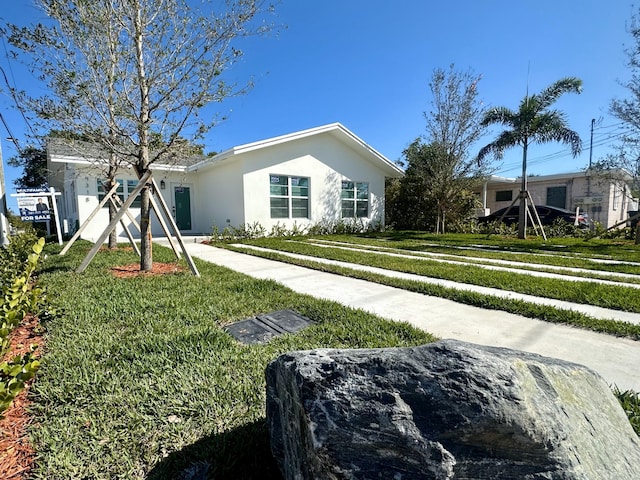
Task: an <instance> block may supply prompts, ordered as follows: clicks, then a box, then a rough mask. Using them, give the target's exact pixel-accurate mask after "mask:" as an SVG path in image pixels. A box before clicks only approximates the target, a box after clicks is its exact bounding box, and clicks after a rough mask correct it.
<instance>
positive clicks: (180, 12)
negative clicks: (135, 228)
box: [9, 0, 272, 271]
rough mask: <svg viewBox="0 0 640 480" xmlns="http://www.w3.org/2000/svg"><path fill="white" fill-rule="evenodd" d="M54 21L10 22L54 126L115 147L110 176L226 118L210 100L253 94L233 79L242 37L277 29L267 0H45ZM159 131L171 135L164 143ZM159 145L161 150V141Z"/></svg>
mask: <svg viewBox="0 0 640 480" xmlns="http://www.w3.org/2000/svg"><path fill="white" fill-rule="evenodd" d="M36 3H37V4H38V5H39V6H40V7H41V8H42V9H43V11H44V12H45V13H46V14H47V15H48V16H49V18H50V19H51V21H52V22H51V25H47V26H45V25H35V26H29V27H17V26H14V25H10V26H9V29H10V33H11V35H10V40H11V43H12V45H14V46H15V47H18V48H20V49H21V50H22V52H23V53H29V54H30V58H31V60H32V65H33V67H34V68H35V69H37V71H38V72H39V73H40V77H41V79H42V80H43V81H44V82H45V83H46V85H47V87H48V92H47V93H46V94H45V95H44V96H42V97H39V98H30V102H29V103H30V104H31V105H32V107H33V109H34V111H36V113H37V115H38V117H39V118H41V119H42V120H44V122H45V123H46V124H48V125H51V124H53V125H55V127H56V128H58V129H60V130H63V131H69V132H73V133H74V134H78V135H81V136H82V137H83V138H86V139H90V143H92V144H93V147H96V146H97V147H98V148H99V149H101V150H102V151H104V152H105V156H106V158H107V160H108V161H106V162H105V163H104V165H105V178H107V179H108V181H112V180H113V178H114V176H115V171H117V169H118V168H119V167H120V166H121V165H123V164H124V163H127V164H130V165H132V166H133V168H134V169H135V171H136V173H137V174H138V176H139V177H142V176H143V175H144V174H145V173H146V172H147V171H148V170H149V169H150V167H151V166H152V165H153V164H154V163H156V162H158V161H163V160H164V161H167V159H169V158H172V157H175V156H176V155H178V156H179V152H178V153H176V149H177V148H178V147H182V146H184V144H185V143H184V142H180V141H179V140H180V139H181V136H185V137H186V136H189V138H190V139H194V140H195V139H197V138H201V136H202V135H203V134H204V133H206V132H207V131H208V130H209V129H210V128H212V127H213V126H214V125H215V123H216V120H217V116H216V115H211V116H204V115H202V114H201V113H202V111H203V108H204V107H206V106H207V105H210V104H212V103H216V102H222V101H223V100H224V99H225V98H227V97H229V96H232V95H240V94H244V93H246V92H247V91H248V88H249V86H250V82H247V83H246V84H242V85H237V84H235V83H233V82H232V83H228V82H227V81H226V80H225V75H224V73H225V71H226V70H228V69H229V68H230V67H232V66H233V65H234V64H235V63H237V61H238V60H239V58H240V57H241V56H242V51H241V50H239V49H238V48H236V46H235V42H236V41H237V40H238V39H240V38H242V37H247V36H253V35H261V34H264V33H266V32H268V31H269V30H270V28H271V25H270V24H268V23H265V22H263V21H260V20H261V16H262V15H263V14H264V13H266V12H267V11H270V10H271V8H272V7H270V6H269V5H267V4H266V3H265V2H264V1H262V0H227V1H226V2H218V1H214V0H204V1H203V2H202V7H200V8H199V9H198V8H197V7H196V6H194V5H193V2H189V1H188V0H36ZM154 135H157V136H159V137H160V138H161V141H160V142H156V143H155V144H154ZM154 146H155V147H156V148H153V147H154ZM149 195H150V192H149V186H146V187H145V188H144V189H143V190H142V193H141V221H140V227H141V254H142V255H141V260H140V268H141V270H145V271H148V270H151V268H152V265H153V263H152V262H153V260H152V247H151V228H150V222H149V219H150V200H149V198H150V197H149Z"/></svg>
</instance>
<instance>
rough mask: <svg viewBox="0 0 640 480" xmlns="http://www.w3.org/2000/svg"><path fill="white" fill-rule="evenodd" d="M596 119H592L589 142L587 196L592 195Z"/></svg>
mask: <svg viewBox="0 0 640 480" xmlns="http://www.w3.org/2000/svg"><path fill="white" fill-rule="evenodd" d="M595 124H596V119H595V118H592V119H591V141H590V142H589V170H587V197H589V196H591V164H592V161H593V126H594V125H595Z"/></svg>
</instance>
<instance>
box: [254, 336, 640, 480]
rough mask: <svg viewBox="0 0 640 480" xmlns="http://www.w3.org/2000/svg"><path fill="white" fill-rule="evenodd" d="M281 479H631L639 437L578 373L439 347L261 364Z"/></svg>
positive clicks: (541, 362) (463, 346)
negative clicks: (266, 365)
mask: <svg viewBox="0 0 640 480" xmlns="http://www.w3.org/2000/svg"><path fill="white" fill-rule="evenodd" d="M266 376H267V420H268V423H269V428H270V435H271V448H272V451H273V454H274V456H275V457H276V459H277V461H278V463H279V465H280V468H281V470H282V472H283V474H284V476H285V478H287V479H296V480H302V479H323V480H325V479H391V480H410V479H449V478H452V479H498V478H499V479H589V480H594V479H616V480H623V479H629V480H638V479H640V442H639V441H638V437H637V436H636V435H635V433H634V432H633V429H632V428H631V426H630V424H629V422H628V420H627V418H626V416H625V414H624V412H623V410H622V408H621V407H620V405H619V404H618V401H617V399H616V398H615V397H614V396H613V394H612V393H611V390H610V389H609V387H608V385H607V384H606V383H605V382H604V381H603V380H602V378H601V377H599V376H598V375H597V374H596V373H594V372H593V371H591V370H589V369H587V368H586V367H583V366H580V365H576V364H572V363H568V362H564V361H561V360H555V359H550V358H546V357H541V356H538V355H533V354H528V353H524V352H518V351H514V350H508V349H502V348H491V347H482V346H478V345H473V344H469V343H463V342H458V341H452V340H445V341H441V342H437V343H433V344H430V345H425V346H421V347H416V348H389V349H375V350H373V349H372V350H329V349H320V350H313V351H305V352H292V353H288V354H285V355H282V356H280V357H279V358H278V359H276V360H274V361H273V362H272V363H271V364H270V365H269V366H268V367H267V372H266Z"/></svg>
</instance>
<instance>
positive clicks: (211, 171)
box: [48, 123, 403, 241]
mask: <svg viewBox="0 0 640 480" xmlns="http://www.w3.org/2000/svg"><path fill="white" fill-rule="evenodd" d="M78 151H79V149H77V148H75V149H74V148H73V146H72V145H70V144H69V143H61V142H52V143H51V144H50V145H49V146H48V168H49V172H50V173H49V177H50V178H49V182H50V186H52V187H54V188H55V189H56V190H57V191H59V192H61V193H62V195H61V196H60V197H59V199H60V200H59V202H60V204H59V211H60V217H61V220H62V223H63V225H65V226H66V228H67V232H68V233H71V232H73V231H74V230H76V229H77V228H78V226H79V225H81V224H82V223H83V222H84V221H85V220H86V219H87V217H88V216H89V215H90V214H91V212H93V211H94V210H95V208H96V207H97V205H98V203H99V200H100V199H101V198H102V197H101V196H102V195H103V194H104V190H103V189H102V185H101V180H103V179H102V178H101V175H100V173H99V172H100V170H99V168H97V167H96V162H100V161H103V160H102V159H99V158H86V156H83V155H79V154H78ZM152 170H153V174H154V178H155V180H156V182H157V183H158V184H159V186H160V192H161V194H162V196H163V198H164V200H165V201H166V203H167V205H168V207H169V208H170V209H171V211H172V212H173V215H174V218H175V220H176V223H177V225H178V228H179V229H180V230H181V232H182V233H183V234H186V235H189V234H207V233H210V232H211V231H212V229H213V227H214V226H217V227H218V229H220V230H222V229H224V228H225V227H226V226H234V227H237V226H240V225H242V224H245V225H250V224H254V223H256V222H257V223H259V224H260V225H262V226H263V227H264V228H265V229H266V230H267V232H269V231H270V230H271V228H272V227H273V226H275V225H281V226H285V227H287V228H291V227H292V226H293V225H294V223H295V224H296V225H297V226H299V227H308V226H311V225H314V224H317V223H320V222H323V221H329V222H334V221H341V220H343V221H351V220H358V221H362V222H364V223H366V224H369V223H377V222H379V223H383V222H384V208H385V205H384V188H385V178H386V177H400V176H402V174H403V172H402V170H401V169H400V168H399V167H398V166H397V165H395V164H394V163H393V162H391V161H389V160H388V159H387V158H385V157H384V156H383V155H382V154H380V153H379V152H377V151H376V150H375V149H373V148H372V147H371V146H369V145H368V144H367V143H365V142H364V141H363V140H361V139H360V138H358V137H357V136H356V135H355V134H353V133H352V132H351V131H349V130H348V129H346V128H345V127H344V126H343V125H341V124H339V123H333V124H329V125H324V126H321V127H317V128H312V129H308V130H303V131H299V132H294V133H290V134H287V135H282V136H279V137H275V138H269V139H266V140H261V141H257V142H254V143H248V144H245V145H240V146H237V147H233V148H230V149H228V150H226V151H224V152H222V153H219V154H217V155H215V156H213V157H196V158H189V159H179V160H178V161H176V162H172V164H171V165H159V164H157V165H156V164H154V165H153V167H152ZM116 178H117V180H118V182H119V183H120V184H121V188H120V189H119V191H118V193H119V195H120V197H121V198H122V199H125V198H127V196H128V194H129V192H131V191H132V190H133V188H134V187H135V185H136V184H137V177H136V176H135V174H134V172H133V171H132V170H131V169H130V168H122V169H121V170H120V172H119V174H118V175H117V176H116ZM131 210H132V213H133V215H136V216H138V215H139V213H140V212H139V207H137V205H136V202H134V203H133V205H132V209H131ZM125 218H126V217H125ZM126 221H127V222H128V221H129V220H128V219H127V220H126ZM107 223H108V210H107V208H106V207H105V208H102V209H101V211H100V212H99V214H98V215H97V216H96V217H95V218H94V219H93V220H92V222H91V224H90V225H89V227H88V228H87V229H86V230H85V231H84V232H83V235H82V237H83V238H85V239H87V240H91V241H95V240H96V239H97V238H98V237H99V235H100V234H101V233H102V231H103V230H104V228H105V226H106V225H107ZM131 230H132V231H133V232H135V228H132V229H131ZM152 233H153V235H156V236H160V235H163V231H162V229H161V227H160V224H159V223H158V222H157V220H156V219H154V220H152ZM118 234H119V236H122V237H123V238H126V237H125V236H124V232H123V231H122V229H121V228H119V229H118Z"/></svg>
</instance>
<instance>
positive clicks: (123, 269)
mask: <svg viewBox="0 0 640 480" xmlns="http://www.w3.org/2000/svg"><path fill="white" fill-rule="evenodd" d="M184 270H185V269H184V267H182V266H180V265H177V264H175V263H162V262H153V270H152V271H150V272H141V271H140V264H139V263H132V264H130V265H120V266H118V267H113V268H112V269H111V273H112V274H113V276H114V277H117V278H131V277H138V276H144V277H146V276H155V275H167V274H171V273H178V272H183V271H184Z"/></svg>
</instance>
